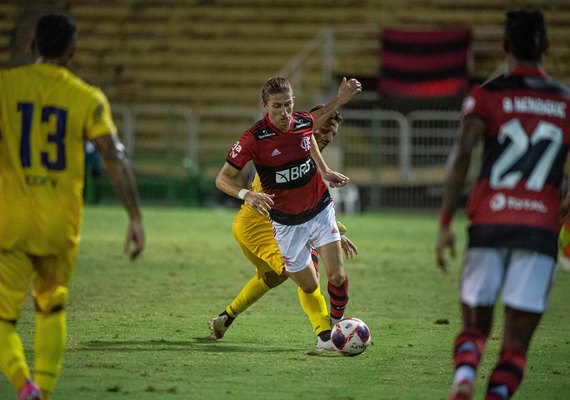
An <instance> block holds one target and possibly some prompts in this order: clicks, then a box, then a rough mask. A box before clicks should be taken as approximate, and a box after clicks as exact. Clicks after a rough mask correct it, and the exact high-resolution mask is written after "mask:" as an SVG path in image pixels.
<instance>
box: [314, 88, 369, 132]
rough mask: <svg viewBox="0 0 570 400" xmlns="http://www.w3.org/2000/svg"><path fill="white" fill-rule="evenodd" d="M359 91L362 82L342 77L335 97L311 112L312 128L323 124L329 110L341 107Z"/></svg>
mask: <svg viewBox="0 0 570 400" xmlns="http://www.w3.org/2000/svg"><path fill="white" fill-rule="evenodd" d="M359 92H362V84H361V83H360V82H359V81H358V80H357V79H354V78H351V79H348V80H347V79H346V77H345V78H342V82H341V83H340V86H339V88H338V93H337V95H336V97H335V98H334V99H332V100H331V101H329V102H328V103H327V104H325V105H324V106H323V107H321V108H319V109H318V110H315V111H313V112H312V113H311V114H312V115H313V118H314V120H315V125H314V129H318V128H319V127H320V126H321V125H323V124H324V123H325V122H326V121H327V120H328V119H329V117H330V114H331V112H333V111H334V110H338V109H339V108H341V107H342V106H343V105H345V104H346V103H348V102H349V101H350V100H351V99H352V98H353V97H354V96H355V95H356V94H357V93H359Z"/></svg>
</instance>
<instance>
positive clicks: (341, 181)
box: [311, 135, 349, 187]
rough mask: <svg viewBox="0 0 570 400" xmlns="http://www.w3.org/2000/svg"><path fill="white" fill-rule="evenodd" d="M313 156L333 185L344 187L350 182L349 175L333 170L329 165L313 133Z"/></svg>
mask: <svg viewBox="0 0 570 400" xmlns="http://www.w3.org/2000/svg"><path fill="white" fill-rule="evenodd" d="M311 157H312V158H313V160H314V161H315V164H317V167H318V168H319V171H321V175H322V176H323V178H324V179H325V180H326V181H327V182H329V183H330V185H331V187H342V186H345V185H346V184H347V183H348V181H349V179H348V176H346V175H343V174H341V173H340V172H336V171H333V170H332V169H330V168H329V167H328V165H327V163H326V162H325V160H324V158H323V155H322V154H321V151H320V150H319V146H318V144H317V140H316V139H315V135H311Z"/></svg>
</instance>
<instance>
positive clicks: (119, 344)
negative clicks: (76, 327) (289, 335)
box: [76, 337, 291, 354]
mask: <svg viewBox="0 0 570 400" xmlns="http://www.w3.org/2000/svg"><path fill="white" fill-rule="evenodd" d="M76 349H77V350H78V351H112V352H117V351H123V352H136V351H180V350H186V351H188V350H190V351H201V352H209V353H248V354H251V352H252V350H255V351H256V352H259V353H290V352H291V349H290V348H285V347H275V346H264V345H260V344H259V343H251V344H245V345H244V344H243V343H242V344H240V345H236V344H233V343H228V342H221V341H214V340H212V339H210V338H203V337H201V338H200V337H198V338H192V339H191V340H166V339H160V340H91V341H89V342H85V343H81V344H79V345H78V346H77V348H76Z"/></svg>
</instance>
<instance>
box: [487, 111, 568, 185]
mask: <svg viewBox="0 0 570 400" xmlns="http://www.w3.org/2000/svg"><path fill="white" fill-rule="evenodd" d="M507 138H508V139H510V143H509V144H508V145H507V147H506V148H505V150H504V151H503V153H502V154H501V155H500V156H499V158H497V161H496V162H495V164H494V165H493V167H492V169H491V181H490V185H491V187H492V188H494V189H502V188H506V189H512V188H514V187H515V186H516V185H517V183H518V182H519V181H520V180H521V178H522V177H523V171H521V170H517V169H514V170H512V169H513V167H514V166H515V165H517V164H518V162H519V161H520V160H521V159H522V158H523V157H524V156H525V154H527V151H529V149H532V148H533V147H534V146H536V145H537V144H538V143H539V142H542V141H546V142H548V144H547V146H546V149H545V150H544V152H543V153H542V154H539V152H536V153H534V155H533V156H532V157H536V158H537V159H536V160H533V161H534V162H533V163H527V164H526V165H527V166H528V165H531V166H532V170H531V171H528V172H530V173H529V175H528V178H527V181H526V184H525V188H526V189H527V190H531V191H536V192H538V191H540V190H541V189H542V188H543V186H544V183H545V182H546V178H547V177H548V174H549V173H550V170H551V168H552V164H553V163H554V160H555V159H556V157H557V156H558V152H559V151H560V147H561V146H562V130H561V129H560V128H559V127H558V126H556V125H554V124H552V123H550V122H546V121H540V122H539V123H538V125H537V126H536V128H535V130H534V131H533V132H532V134H531V135H530V137H529V135H528V134H527V133H526V132H525V130H524V128H523V126H522V124H521V123H520V121H519V120H518V119H516V118H515V119H512V120H510V121H509V122H507V123H505V124H503V125H502V126H501V129H500V131H499V136H498V141H499V143H505V142H506V140H507Z"/></svg>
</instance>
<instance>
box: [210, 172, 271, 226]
mask: <svg viewBox="0 0 570 400" xmlns="http://www.w3.org/2000/svg"><path fill="white" fill-rule="evenodd" d="M240 181H241V180H240V171H239V170H238V169H237V168H235V167H234V166H232V165H230V164H229V163H227V162H226V163H224V165H223V166H222V169H220V172H218V176H216V187H217V188H218V189H219V190H221V191H222V192H224V193H226V194H227V195H229V196H232V197H236V198H239V199H242V200H245V201H246V202H247V204H249V205H250V206H251V207H252V208H253V209H254V210H255V211H257V212H258V213H259V214H260V215H269V210H271V206H272V205H273V200H272V199H273V197H274V195H269V194H266V193H263V192H254V191H252V190H248V189H245V188H244V187H243V185H242V184H241V182H240Z"/></svg>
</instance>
